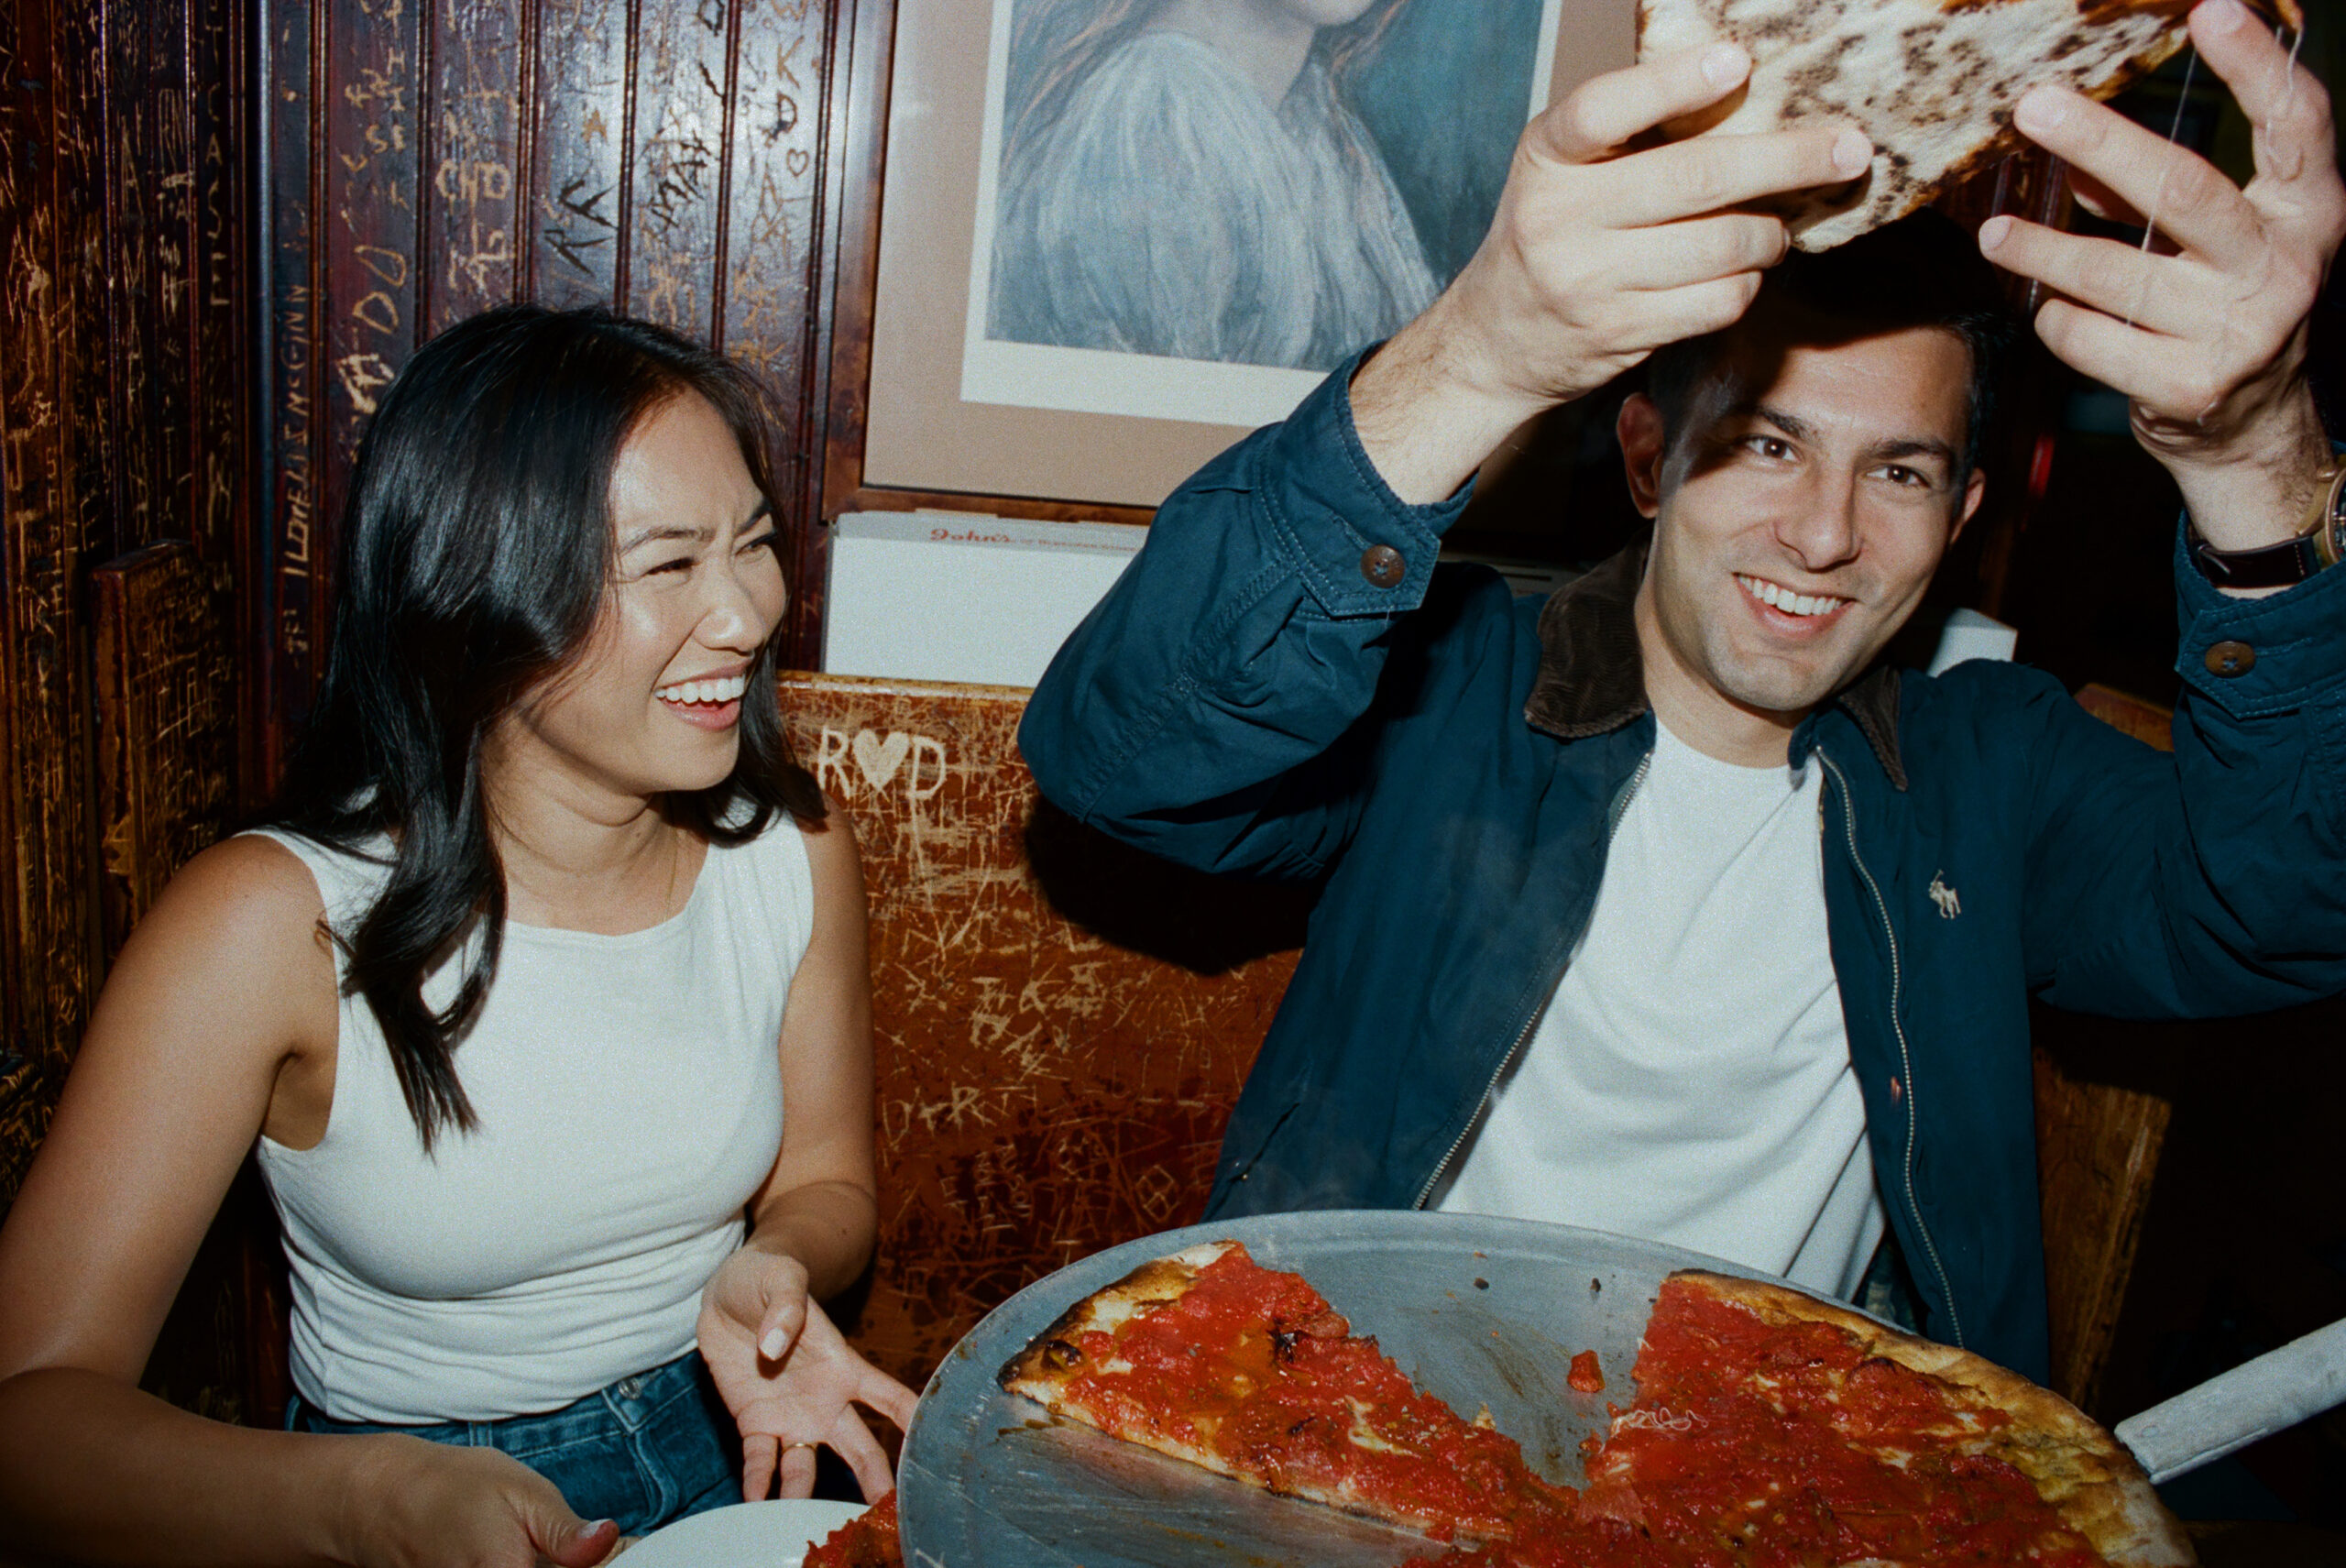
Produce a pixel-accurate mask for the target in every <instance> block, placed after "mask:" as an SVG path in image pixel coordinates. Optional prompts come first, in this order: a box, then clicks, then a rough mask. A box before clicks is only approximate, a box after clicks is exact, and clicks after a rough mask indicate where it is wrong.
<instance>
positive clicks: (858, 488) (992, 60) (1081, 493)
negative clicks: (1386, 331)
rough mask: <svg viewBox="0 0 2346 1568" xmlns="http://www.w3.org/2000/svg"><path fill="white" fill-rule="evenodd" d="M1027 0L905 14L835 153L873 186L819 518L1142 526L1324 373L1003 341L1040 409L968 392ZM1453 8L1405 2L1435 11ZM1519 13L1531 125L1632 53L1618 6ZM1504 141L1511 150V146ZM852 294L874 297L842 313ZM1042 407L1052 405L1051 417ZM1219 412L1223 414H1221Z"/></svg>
mask: <svg viewBox="0 0 2346 1568" xmlns="http://www.w3.org/2000/svg"><path fill="white" fill-rule="evenodd" d="M1024 3H1030V0H897V4H896V5H894V7H893V40H892V42H893V47H892V49H890V50H889V51H888V58H887V59H886V60H884V61H883V62H872V65H871V66H870V67H868V68H870V69H872V74H873V75H874V76H879V77H883V78H884V80H885V82H886V84H887V92H886V94H885V98H884V101H883V104H880V105H872V101H871V100H866V104H867V105H868V106H867V108H866V111H865V113H864V114H862V115H859V116H858V119H859V120H860V121H861V125H860V126H857V127H850V130H851V131H860V133H861V134H860V135H857V136H854V137H853V138H852V141H851V144H850V146H849V147H848V148H846V149H845V150H846V151H847V152H848V153H849V155H850V159H857V158H858V157H859V156H861V157H865V158H869V159H870V160H871V161H870V163H869V164H868V165H867V167H869V168H875V169H879V170H881V172H880V177H879V178H878V179H877V180H873V181H855V180H853V179H852V178H850V181H849V184H848V189H847V192H846V197H847V202H848V203H849V205H850V211H847V212H843V213H842V214H841V217H842V230H841V241H842V256H841V263H842V266H841V274H840V275H841V297H840V300H839V306H840V309H839V314H838V318H837V323H836V327H835V331H836V333H837V334H838V338H837V341H836V343H835V345H834V356H835V368H834V373H833V408H832V419H831V429H830V431H829V443H828V476H827V478H828V482H827V483H826V484H825V485H824V487H823V488H824V491H825V495H826V505H825V506H824V509H823V510H824V513H825V515H826V516H836V515H838V514H839V513H840V512H843V511H847V510H914V509H917V508H921V507H932V506H934V507H942V508H946V509H950V510H979V511H986V510H991V511H995V512H998V513H1001V514H1003V515H1018V516H1041V517H1058V518H1091V519H1105V520H1109V521H1135V522H1136V521H1146V517H1147V515H1148V512H1149V510H1151V509H1153V508H1154V506H1155V505H1156V504H1157V502H1158V501H1159V500H1161V499H1163V497H1164V496H1165V495H1166V494H1167V493H1168V492H1169V491H1170V490H1171V489H1172V488H1173V487H1174V486H1175V485H1177V484H1178V483H1179V482H1180V480H1181V479H1183V478H1184V477H1187V476H1188V475H1189V473H1190V472H1192V471H1193V470H1195V469H1196V468H1197V467H1198V466H1200V465H1201V464H1202V463H1204V462H1205V461H1206V460H1207V459H1208V458H1210V457H1211V456H1212V455H1214V454H1216V453H1218V452H1220V451H1221V450H1222V449H1223V448H1224V447H1226V446H1228V445H1229V444H1232V443H1233V441H1235V440H1237V439H1238V438H1239V437H1240V436H1242V435H1243V434H1244V433H1245V432H1246V431H1247V430H1248V429H1251V428H1253V427H1254V426H1255V425H1256V424H1259V423H1266V422H1271V421H1272V420H1276V419H1277V418H1279V417H1282V416H1283V414H1284V412H1285V411H1286V409H1288V408H1291V407H1292V406H1293V404H1294V402H1295V401H1296V400H1298V399H1299V397H1300V395H1301V393H1302V392H1303V391H1305V390H1308V389H1309V388H1310V386H1311V385H1313V384H1316V382H1317V381H1318V379H1319V378H1320V377H1321V375H1322V374H1324V370H1325V368H1327V367H1324V366H1321V367H1301V368H1298V367H1259V366H1253V365H1243V364H1239V365H1227V366H1214V365H1205V366H1199V365H1195V364H1189V365H1180V364H1175V363H1173V362H1172V361H1171V360H1170V359H1169V357H1168V356H1140V355H1135V354H1116V353H1099V352H1092V351H1086V350H1083V349H1074V348H1065V347H1058V346H1056V345H1051V346H1048V347H1047V349H1046V351H1045V352H1042V353H1040V354H1034V353H1025V352H1023V351H1024V350H1025V349H1027V348H1028V347H1029V346H1030V345H1012V347H1013V349H1014V353H1013V355H1012V356H1011V357H1012V358H1014V359H1016V358H1021V357H1023V358H1024V359H1025V360H1026V361H1027V362H1028V363H1027V364H1026V365H1025V366H1024V367H1014V368H1023V371H1024V373H1025V374H1026V375H1027V376H1028V377H1029V378H1030V379H1034V380H1040V381H1041V382H1043V383H1045V384H1046V386H1045V395H1042V396H1035V395H1032V394H1031V392H1030V393H1029V394H1027V395H1025V396H1023V397H1017V398H1010V399H1004V398H1001V397H999V396H996V395H992V394H990V393H989V392H988V390H987V389H985V388H984V387H982V386H981V385H980V384H979V383H980V382H981V380H982V379H983V378H984V377H986V376H988V375H996V374H1000V373H1001V371H1000V366H999V364H998V363H996V364H988V363H986V362H985V360H984V356H985V355H986V353H987V352H988V351H989V349H999V348H1000V347H1001V346H1002V345H987V344H986V343H985V334H984V333H983V332H982V330H981V323H980V322H979V321H978V319H977V317H978V314H979V312H980V310H981V309H982V308H983V305H984V302H985V300H986V297H987V296H986V292H985V287H984V283H985V263H986V259H987V258H986V257H985V256H983V255H982V254H981V249H980V247H981V243H982V242H983V240H984V238H985V225H984V224H983V223H982V222H981V206H983V205H984V203H987V201H988V199H989V198H990V197H991V196H992V193H993V187H992V182H991V181H989V179H988V177H987V172H986V171H987V169H988V167H989V164H988V159H989V158H990V157H992V158H994V159H998V157H999V151H1000V146H1001V138H1002V136H1003V126H1002V121H1003V106H1002V104H1001V102H1000V99H1001V97H1002V95H1003V94H1002V91H1001V89H1002V83H1003V63H1004V54H1005V50H1006V48H1007V43H1008V25H1009V21H1010V19H1011V16H1012V11H1013V7H1014V6H1015V5H1020V4H1024ZM1459 3H1461V0H1410V4H1411V5H1426V6H1428V7H1430V8H1431V7H1439V6H1441V5H1445V4H1447V5H1456V4H1459ZM1521 3H1522V4H1523V5H1526V6H1529V7H1530V8H1532V9H1533V10H1534V12H1535V14H1536V16H1537V19H1538V31H1537V34H1536V37H1535V39H1534V44H1533V48H1534V50H1535V51H1536V54H1537V56H1538V58H1537V59H1536V60H1527V61H1525V62H1524V63H1521V64H1519V65H1518V67H1517V68H1516V69H1517V71H1518V74H1519V75H1520V76H1521V77H1522V78H1523V80H1524V82H1525V85H1526V91H1525V93H1524V95H1523V104H1522V110H1521V112H1522V115H1523V117H1525V118H1528V117H1529V113H1530V111H1531V107H1532V93H1531V91H1530V90H1529V89H1530V88H1531V87H1532V86H1533V85H1538V86H1540V87H1541V88H1544V91H1542V92H1541V93H1540V97H1541V98H1542V99H1544V100H1546V101H1553V100H1554V99H1555V98H1558V97H1561V96H1562V94H1564V93H1568V92H1569V91H1571V89H1572V88H1573V86H1575V85H1577V84H1578V83H1579V82H1581V81H1584V80H1585V79H1586V78H1587V77H1588V76H1591V75H1594V74H1596V73H1597V72H1599V71H1606V70H1610V69H1614V68H1616V67H1617V66H1620V65H1623V64H1627V63H1628V61H1629V60H1631V59H1632V58H1633V56H1634V37H1633V33H1634V13H1633V11H1632V9H1631V8H1630V7H1628V6H1627V5H1614V4H1600V3H1597V0H1521ZM860 63H862V62H860ZM861 74H862V72H861V71H859V75H861ZM990 101H991V102H992V109H991V110H990V109H989V103H990ZM1429 112H1430V113H1431V111H1429ZM1484 113H1485V116H1486V117H1487V115H1488V113H1489V111H1488V109H1487V108H1485V110H1484ZM990 119H991V120H992V126H991V128H990V127H989V120H990ZM990 138H991V144H990ZM1505 139H1506V142H1507V144H1509V145H1511V143H1512V139H1513V137H1512V133H1511V132H1510V133H1509V134H1508V135H1507V137H1506V138H1505ZM994 167H996V169H997V172H998V164H996V165H995V166H994ZM1502 172H1503V169H1502ZM1490 196H1491V197H1492V198H1493V199H1495V197H1496V185H1495V184H1494V185H1493V187H1492V189H1491V191H1490ZM859 203H860V204H861V211H860V212H858V211H856V210H853V209H854V208H855V207H856V206H857V205H858V204H859ZM859 219H860V220H861V221H860V222H859ZM1469 237H1470V241H1471V239H1472V238H1479V234H1477V235H1474V236H1469ZM1434 248H1435V247H1429V252H1430V257H1431V251H1432V250H1433V249H1434ZM1467 249H1468V250H1471V243H1469V244H1468V246H1467ZM1458 250H1459V244H1458V241H1457V240H1456V239H1455V238H1454V237H1453V239H1452V240H1451V243H1450V246H1449V253H1450V255H1451V256H1452V257H1453V258H1455V259H1453V263H1452V268H1451V269H1452V270H1454V265H1455V260H1456V259H1463V258H1460V257H1459V256H1458ZM1446 276H1447V273H1444V274H1442V276H1441V277H1439V278H1438V279H1437V281H1438V282H1439V281H1441V280H1446ZM859 282H862V283H863V284H864V285H865V286H867V287H868V288H869V290H870V292H869V293H866V294H861V297H850V291H853V290H855V289H856V287H857V285H858V283H859ZM859 306H860V307H861V309H859V308H857V307H859ZM1397 324H1398V323H1397ZM973 344H976V345H979V352H978V354H976V355H973V354H972V345H973ZM999 358H1000V356H999V355H997V356H996V359H997V360H998V359H999ZM1119 360H1121V361H1124V362H1126V363H1124V364H1123V365H1118V364H1116V363H1114V362H1115V361H1119ZM1102 368H1104V369H1106V370H1107V371H1109V372H1111V373H1112V374H1111V375H1110V376H1108V377H1107V378H1105V379H1106V380H1107V381H1108V382H1110V383H1113V382H1115V381H1116V380H1117V379H1118V378H1117V377H1116V376H1115V375H1113V372H1117V371H1122V372H1123V375H1122V378H1121V380H1122V383H1123V386H1122V391H1123V393H1124V394H1126V395H1124V396H1121V397H1120V396H1118V395H1116V394H1117V393H1118V391H1119V389H1118V388H1117V387H1116V386H1114V385H1110V386H1108V388H1107V390H1106V392H1105V393H1104V394H1103V393H1102V377H1101V376H1100V375H1099V374H1097V372H1099V371H1101V370H1102ZM1168 369H1171V370H1174V371H1176V372H1177V373H1178V375H1179V376H1183V377H1186V378H1187V383H1186V385H1185V386H1184V388H1183V389H1181V390H1180V394H1179V396H1180V398H1186V399H1187V401H1186V403H1184V402H1182V401H1180V400H1179V398H1177V399H1175V400H1173V402H1172V404H1171V405H1170V406H1168V407H1160V408H1158V409H1157V410H1154V411H1133V399H1132V398H1131V396H1130V395H1129V393H1130V391H1131V389H1132V387H1133V386H1134V385H1135V383H1137V384H1139V385H1140V386H1141V387H1142V389H1143V390H1144V392H1145V391H1146V386H1147V383H1148V382H1150V381H1151V380H1153V379H1158V378H1159V377H1158V376H1157V372H1161V371H1165V370H1168ZM1084 373H1091V381H1090V382H1089V383H1087V382H1086V381H1085V379H1084ZM1249 383H1251V384H1252V385H1249ZM971 391H976V392H978V394H979V395H978V396H977V397H974V398H973V397H971V396H969V395H968V394H969V393H970V392H971ZM1282 398H1283V399H1284V401H1283V402H1282V401H1281V399H1282ZM1054 401H1056V402H1057V403H1058V404H1060V405H1061V406H1056V407H1054V406H1047V405H1048V404H1050V403H1052V402H1054ZM1223 409H1227V410H1229V411H1230V412H1229V413H1228V415H1227V416H1226V417H1220V418H1217V417H1214V416H1215V415H1216V414H1217V413H1219V412H1220V411H1222V410H1223ZM1184 415H1186V416H1187V417H1182V416H1184Z"/></svg>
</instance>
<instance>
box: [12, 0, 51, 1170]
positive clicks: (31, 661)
mask: <svg viewBox="0 0 2346 1568" xmlns="http://www.w3.org/2000/svg"><path fill="white" fill-rule="evenodd" d="M49 46H50V38H49V8H48V6H47V5H45V4H43V3H41V0H6V3H5V5H0V247H5V248H0V618H5V619H0V741H5V748H6V750H5V755H6V757H7V760H8V763H9V767H8V776H7V780H6V787H5V788H0V832H4V833H5V839H0V843H5V844H6V845H7V846H8V847H9V849H10V851H11V854H12V865H11V868H10V869H11V870H12V871H15V872H16V873H17V874H16V875H12V876H10V877H9V878H8V879H7V885H6V889H5V895H4V896H0V1028H5V1031H6V1036H5V1038H0V1201H7V1200H9V1199H13V1198H14V1197H15V1195H16V1189H17V1187H18V1185H19V1184H20V1183H21V1182H22V1181H23V1179H24V1172H25V1167H26V1166H27V1165H28V1164H29V1163H30V1162H31V1159H32V1154H33V1151H34V1150H35V1149H36V1148H38V1146H39V1144H40V1139H41V1136H42V1135H43V1133H44V1132H46V1130H47V1128H48V1121H49V1107H50V1106H51V1105H52V1104H53V1103H54V1093H53V1080H54V1079H55V1078H57V1077H59V1076H61V1068H62V1060H63V1058H62V1055H61V1053H59V1052H57V1051H56V1050H55V1049H54V1048H53V1041H52V1040H51V1039H50V1038H49V1036H48V1032H47V1031H46V1030H45V1029H40V1028H39V1025H40V1023H41V1020H40V1016H39V1013H38V1007H37V1004H36V1003H35V1000H34V998H33V996H32V995H31V994H30V993H31V992H32V991H33V989H34V988H33V986H32V984H31V983H29V981H30V978H31V977H30V976H29V975H28V972H27V968H26V962H25V959H26V955H27V952H29V951H31V950H32V948H33V941H32V930H31V927H33V926H34V925H35V922H34V921H33V920H32V919H31V918H30V917H29V913H30V912H29V911H28V910H27V902H28V901H27V897H26V894H25V892H24V889H25V888H26V886H27V881H28V877H27V872H29V871H30V870H31V868H30V867H29V866H27V865H25V864H24V861H25V857H26V852H27V849H26V848H20V846H27V830H28V829H31V828H35V826H36V824H37V821H38V819H37V818H36V817H32V816H31V814H30V813H28V812H27V809H26V802H25V800H24V795H25V787H24V785H25V780H26V778H27V775H28V774H30V773H33V772H35V771H36V770H37V769H38V768H39V767H40V766H41V759H40V758H39V757H38V755H35V756H30V757H27V755H26V753H25V751H24V750H23V746H24V740H25V739H31V740H34V741H35V742H36V743H37V742H38V740H39V739H40V737H41V733H42V729H43V727H42V726H40V725H39V724H38V722H35V723H31V724H27V721H26V719H27V716H26V715H24V714H23V713H21V712H20V708H21V707H23V705H24V701H25V695H24V694H25V693H26V691H27V685H29V684H30V683H32V682H35V681H37V680H38V678H39V659H38V654H37V653H36V652H35V651H33V650H30V649H27V647H25V646H24V641H23V639H22V638H20V637H19V636H18V634H17V630H18V628H17V616H16V605H17V604H18V602H19V600H20V598H21V597H22V596H21V595H20V593H19V588H20V587H22V586H23V584H24V582H25V560H24V556H25V554H26V550H25V548H24V546H25V545H26V543H27V536H28V535H30V536H32V538H31V543H32V544H33V548H34V551H35V552H36V553H38V549H39V547H40V541H41V540H42V539H44V538H45V537H47V536H49V535H51V534H53V533H54V532H55V530H56V526H57V523H56V517H57V513H58V512H59V510H60V508H61V506H62V504H63V503H62V499H61V497H60V493H59V492H60V477H61V470H62V467H63V463H62V460H61V458H60V454H59V452H58V444H59V430H58V426H59V419H58V410H57V385H56V365H55V355H56V339H55V330H54V323H53V318H52V312H53V307H54V302H55V298H56V285H57V280H58V273H59V270H60V269H59V264H58V256H57V232H56V204H55V193H54V192H55V181H56V171H55V164H56V159H55V149H54V148H53V146H52V144H51V140H50V134H49V131H50V123H51V121H52V119H53V117H54V115H55V109H54V106H53V103H52V100H53V96H54V91H55V83H54V77H53V72H52V70H51V65H50V47H49ZM28 731H29V735H28V734H27V732H28ZM27 847H28V848H31V849H33V850H37V849H38V846H37V845H34V846H27ZM37 1030H38V1031H39V1032H38V1033H37V1032H36V1031H37Z"/></svg>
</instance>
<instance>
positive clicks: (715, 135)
mask: <svg viewBox="0 0 2346 1568" xmlns="http://www.w3.org/2000/svg"><path fill="white" fill-rule="evenodd" d="M636 4H637V14H638V17H639V20H638V23H637V27H638V29H639V31H638V33H637V37H636V45H635V58H634V60H633V69H634V71H635V78H636V80H635V87H634V99H635V106H636V113H635V119H634V126H635V135H634V139H633V140H632V141H631V142H630V145H629V155H630V158H631V159H632V161H633V169H632V170H631V177H630V181H629V183H628V192H629V209H628V216H629V220H630V222H629V235H628V248H627V266H626V270H625V272H624V273H623V275H622V277H621V280H620V287H619V290H618V291H617V302H618V305H619V309H621V310H623V311H625V312H627V313H629V314H630V315H635V316H641V317H643V318H644V319H646V320H648V321H655V322H658V323H661V324H662V325H663V326H671V327H674V328H675V329H676V330H677V331H678V332H682V333H685V334H689V335H691V336H694V337H697V338H701V339H703V340H707V338H708V336H709V335H710V329H711V328H712V327H713V326H714V325H715V324H716V298H715V296H716V291H717V278H718V253H719V251H720V250H721V249H722V247H723V245H724V232H723V221H724V216H725V212H724V208H725V170H726V161H725V152H726V137H727V133H728V131H729V129H730V128H731V125H732V116H731V113H730V110H731V107H732V104H731V99H730V97H729V93H728V92H727V89H728V87H729V85H730V79H731V76H732V52H733V51H732V49H731V47H730V46H731V45H732V44H733V42H734V41H735V40H736V39H737V38H738V37H739V35H738V33H737V32H736V30H735V27H734V22H735V10H734V7H733V6H731V5H727V4H725V0H636Z"/></svg>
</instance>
